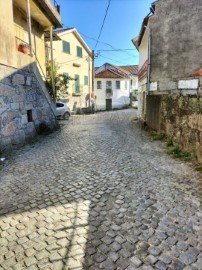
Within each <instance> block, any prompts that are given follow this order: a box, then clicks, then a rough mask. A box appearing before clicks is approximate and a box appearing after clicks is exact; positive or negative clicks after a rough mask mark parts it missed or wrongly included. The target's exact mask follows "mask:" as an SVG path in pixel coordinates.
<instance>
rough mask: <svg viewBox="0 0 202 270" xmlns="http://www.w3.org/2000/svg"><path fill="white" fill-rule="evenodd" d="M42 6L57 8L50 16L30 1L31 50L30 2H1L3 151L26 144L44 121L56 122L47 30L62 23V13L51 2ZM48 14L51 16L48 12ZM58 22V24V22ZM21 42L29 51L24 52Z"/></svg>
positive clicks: (0, 143) (0, 132) (0, 141)
mask: <svg viewBox="0 0 202 270" xmlns="http://www.w3.org/2000/svg"><path fill="white" fill-rule="evenodd" d="M40 5H44V6H45V7H47V8H50V9H53V11H52V14H51V16H53V17H54V18H55V20H56V21H57V22H54V21H51V19H50V18H47V17H46V14H45V13H43V12H42V10H41V7H39V6H38V5H37V4H36V2H35V1H34V0H31V1H30V11H31V21H32V25H31V40H32V48H33V50H32V51H31V50H30V46H29V45H28V43H29V38H28V30H27V29H28V27H27V26H28V22H27V15H26V9H27V1H25V0H22V1H19V0H13V1H12V0H7V1H0V36H1V37H2V40H3V41H4V42H2V46H1V47H0V152H1V151H3V150H4V149H6V148H10V147H11V146H12V145H16V144H21V143H25V142H26V141H27V140H29V139H30V138H32V137H33V136H35V135H36V134H37V132H38V130H39V127H40V125H41V124H42V123H43V124H45V125H46V126H48V127H49V128H53V127H54V126H55V124H56V118H55V113H54V110H53V108H52V101H51V99H50V96H49V94H48V91H47V89H46V87H45V84H44V79H45V78H44V77H43V75H44V74H45V43H44V31H47V30H48V29H50V27H51V26H59V25H60V16H59V14H57V11H55V10H54V7H53V6H52V4H51V2H50V1H47V0H46V1H45V0H44V1H41V2H40ZM47 16H48V15H47ZM54 24H55V25H54ZM21 44H24V45H26V46H27V48H28V49H27V51H24V52H22V51H20V46H21Z"/></svg>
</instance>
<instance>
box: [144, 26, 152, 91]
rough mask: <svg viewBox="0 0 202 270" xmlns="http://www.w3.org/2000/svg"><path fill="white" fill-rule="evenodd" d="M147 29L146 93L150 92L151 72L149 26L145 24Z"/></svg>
mask: <svg viewBox="0 0 202 270" xmlns="http://www.w3.org/2000/svg"><path fill="white" fill-rule="evenodd" d="M145 28H146V29H147V31H148V72H147V94H148V95H149V93H150V74H151V28H150V27H149V26H145Z"/></svg>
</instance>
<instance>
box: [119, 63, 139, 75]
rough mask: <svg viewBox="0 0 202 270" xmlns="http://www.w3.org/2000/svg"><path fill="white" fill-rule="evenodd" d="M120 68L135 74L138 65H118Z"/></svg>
mask: <svg viewBox="0 0 202 270" xmlns="http://www.w3.org/2000/svg"><path fill="white" fill-rule="evenodd" d="M120 67H121V68H122V69H124V70H127V71H129V72H130V74H132V75H137V73H138V65H130V66H120Z"/></svg>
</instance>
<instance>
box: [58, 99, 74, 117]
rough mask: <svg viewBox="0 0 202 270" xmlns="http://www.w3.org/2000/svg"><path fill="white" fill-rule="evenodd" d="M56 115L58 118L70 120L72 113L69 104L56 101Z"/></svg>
mask: <svg viewBox="0 0 202 270" xmlns="http://www.w3.org/2000/svg"><path fill="white" fill-rule="evenodd" d="M56 115H57V117H58V118H63V119H64V120H68V119H69V117H70V115H71V111H70V108H69V107H68V106H67V104H66V103H63V102H60V101H59V102H56Z"/></svg>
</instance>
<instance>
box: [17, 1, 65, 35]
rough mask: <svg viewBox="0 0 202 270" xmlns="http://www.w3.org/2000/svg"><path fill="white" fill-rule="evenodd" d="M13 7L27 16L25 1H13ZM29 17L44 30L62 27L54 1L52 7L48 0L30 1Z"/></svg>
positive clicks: (57, 7)
mask: <svg viewBox="0 0 202 270" xmlns="http://www.w3.org/2000/svg"><path fill="white" fill-rule="evenodd" d="M13 4H14V6H16V7H18V8H20V9H21V10H22V11H23V12H25V14H27V0H14V1H13ZM30 12H31V17H32V18H33V19H34V20H35V21H36V22H38V23H39V24H40V25H41V26H42V27H43V28H44V30H48V29H50V27H51V26H53V28H59V27H62V24H61V17H60V13H59V12H60V6H59V5H58V4H57V2H56V1H54V5H53V4H52V3H51V1H50V0H30Z"/></svg>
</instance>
